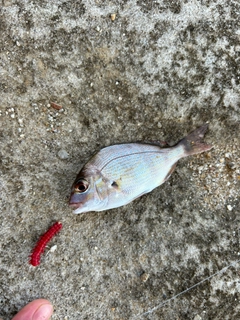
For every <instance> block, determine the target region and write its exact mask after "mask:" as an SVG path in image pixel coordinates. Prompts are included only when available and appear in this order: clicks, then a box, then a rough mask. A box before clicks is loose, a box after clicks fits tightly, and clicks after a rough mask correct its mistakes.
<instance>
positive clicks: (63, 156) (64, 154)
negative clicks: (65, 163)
mask: <svg viewBox="0 0 240 320" xmlns="http://www.w3.org/2000/svg"><path fill="white" fill-rule="evenodd" d="M58 157H59V158H60V159H62V160H64V159H67V158H68V157H69V154H68V153H67V151H66V150H63V149H61V150H59V151H58Z"/></svg>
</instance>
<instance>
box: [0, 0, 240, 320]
mask: <svg viewBox="0 0 240 320" xmlns="http://www.w3.org/2000/svg"><path fill="white" fill-rule="evenodd" d="M0 4H1V6H0V87H1V102H0V124H1V125H0V173H1V176H0V201H1V230H0V233H1V240H0V245H1V251H0V315H1V316H2V317H3V318H4V319H5V320H8V319H11V318H12V316H13V315H14V314H15V313H16V312H17V310H19V309H20V308H21V307H23V306H24V305H25V304H26V303H27V302H29V301H32V300H33V299H35V298H46V299H49V300H50V301H51V302H52V303H53V304H54V308H55V311H54V315H53V317H52V319H53V320H56V319H61V320H79V319H84V320H87V319H92V320H97V319H109V320H113V319H114V320H128V319H130V320H133V319H140V320H141V319H142V320H145V319H151V320H157V319H174V320H175V319H176V320H177V319H193V320H201V319H202V320H207V319H231V320H233V319H240V303H239V299H240V280H239V275H240V246H239V244H240V242H239V241H240V238H239V237H240V232H239V221H240V215H239V213H240V209H239V188H240V168H239V163H240V148H239V143H240V134H239V132H240V86H239V83H240V68H239V64H240V2H239V1H236V0H234V1H233V0H232V1H231V0H230V1H227V0H214V1H213V0H212V1H211V0H202V1H200V0H199V1H197V0H189V1H185V0H178V1H169V0H168V1H167V0H158V1H157V0H156V1H150V0H149V1H137V0H118V1H116V0H115V1H97V0H82V1H81V0H79V1H78V0H77V1H69V0H65V1H64V0H56V1H44V0H42V1H35V0H32V1H30V0H21V1H18V0H1V1H0ZM51 102H54V103H56V104H58V105H60V106H61V107H62V108H61V109H60V110H57V109H55V108H54V107H53V106H54V105H53V104H51ZM204 122H209V131H208V134H207V136H206V141H207V142H208V143H211V144H212V145H213V146H214V148H213V149H212V150H211V151H209V152H206V153H204V154H201V155H197V156H192V157H189V158H186V159H183V160H181V161H180V162H179V164H178V166H177V168H176V170H175V172H174V173H173V175H172V176H171V178H170V179H169V180H168V181H167V182H166V183H165V184H163V185H162V186H161V187H159V188H157V189H155V190H154V191H153V192H151V193H150V194H148V195H144V196H142V197H141V198H139V199H137V200H135V201H134V202H132V203H130V204H129V205H126V206H124V207H121V208H117V209H113V210H109V211H103V212H98V213H97V212H91V213H87V214H82V215H74V214H72V211H71V209H70V208H69V206H68V198H69V193H70V188H71V184H72V182H73V181H74V179H75V177H76V174H77V172H78V171H79V170H80V168H81V167H82V166H83V165H84V164H85V163H86V162H87V161H88V159H89V158H90V156H91V155H92V154H94V153H95V152H96V151H98V150H99V149H101V148H102V147H104V146H107V145H111V144H115V143H121V142H130V141H131V142H133V141H141V140H163V141H168V142H169V143H170V144H174V143H176V142H177V141H178V140H179V139H180V138H182V137H183V136H184V135H186V134H187V133H188V132H189V131H191V130H193V129H195V128H196V127H198V126H199V125H201V124H202V123H204ZM136 187H137V185H136ZM55 221H61V222H62V224H63V229H62V231H61V232H60V233H59V234H58V235H57V236H56V237H54V238H53V239H52V241H51V242H50V243H49V246H48V248H47V250H46V252H45V253H44V254H43V255H42V258H41V264H40V266H38V267H32V266H30V265H29V263H28V260H29V258H28V257H29V254H30V252H31V250H32V248H33V247H34V245H35V243H36V241H37V240H38V239H39V237H40V235H41V234H43V233H44V232H45V231H46V230H47V229H48V228H49V227H50V226H51V225H52V224H53V223H54V222H55Z"/></svg>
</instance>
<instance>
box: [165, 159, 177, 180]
mask: <svg viewBox="0 0 240 320" xmlns="http://www.w3.org/2000/svg"><path fill="white" fill-rule="evenodd" d="M176 165H177V163H174V165H173V166H172V167H171V169H170V170H169V171H168V174H167V175H166V177H165V179H164V181H163V182H165V181H167V180H168V179H169V178H170V176H171V174H172V173H173V171H174V170H175V168H176Z"/></svg>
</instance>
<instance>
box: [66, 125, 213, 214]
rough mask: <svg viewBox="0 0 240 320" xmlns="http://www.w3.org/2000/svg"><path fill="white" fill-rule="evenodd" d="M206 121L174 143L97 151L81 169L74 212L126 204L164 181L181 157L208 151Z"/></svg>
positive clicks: (74, 190)
mask: <svg viewBox="0 0 240 320" xmlns="http://www.w3.org/2000/svg"><path fill="white" fill-rule="evenodd" d="M207 129H208V124H207V123H205V124H203V125H202V126H201V127H199V128H197V129H195V130H194V131H192V132H191V133H189V134H188V135H187V136H186V137H185V138H183V139H181V140H180V141H179V142H178V143H177V144H176V145H174V146H172V147H169V146H168V147H161V145H160V143H159V144H156V143H154V144H151V143H144V142H140V143H123V144H116V145H112V146H108V147H105V148H103V149H101V150H100V151H99V152H97V153H96V154H95V155H94V156H93V157H92V158H91V159H90V160H89V161H88V162H87V164H86V165H84V166H83V168H82V169H81V170H80V172H79V173H78V175H77V177H76V179H75V181H74V182H73V185H72V188H71V195H70V200H69V205H70V207H71V208H72V209H73V210H74V211H73V213H75V214H79V213H85V212H90V211H103V210H108V209H113V208H117V207H121V206H124V205H126V204H128V203H130V202H132V201H133V200H135V199H136V198H138V197H140V196H142V195H144V194H145V193H148V192H151V191H152V190H153V189H155V188H156V187H158V186H160V185H161V184H163V183H164V182H165V181H166V180H167V179H168V178H169V177H170V176H171V174H172V173H173V171H174V169H175V167H176V164H177V162H178V160H180V159H181V158H184V157H187V156H190V155H194V154H198V153H201V152H205V151H208V150H210V149H211V148H212V146H211V145H209V144H207V143H205V142H204V141H203V138H204V135H205V133H206V131H207Z"/></svg>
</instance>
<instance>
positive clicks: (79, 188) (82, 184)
mask: <svg viewBox="0 0 240 320" xmlns="http://www.w3.org/2000/svg"><path fill="white" fill-rule="evenodd" d="M88 187H89V183H88V182H87V181H86V180H84V179H80V180H78V182H77V183H76V185H75V187H74V189H75V192H78V193H82V192H85V191H87V189H88Z"/></svg>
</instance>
